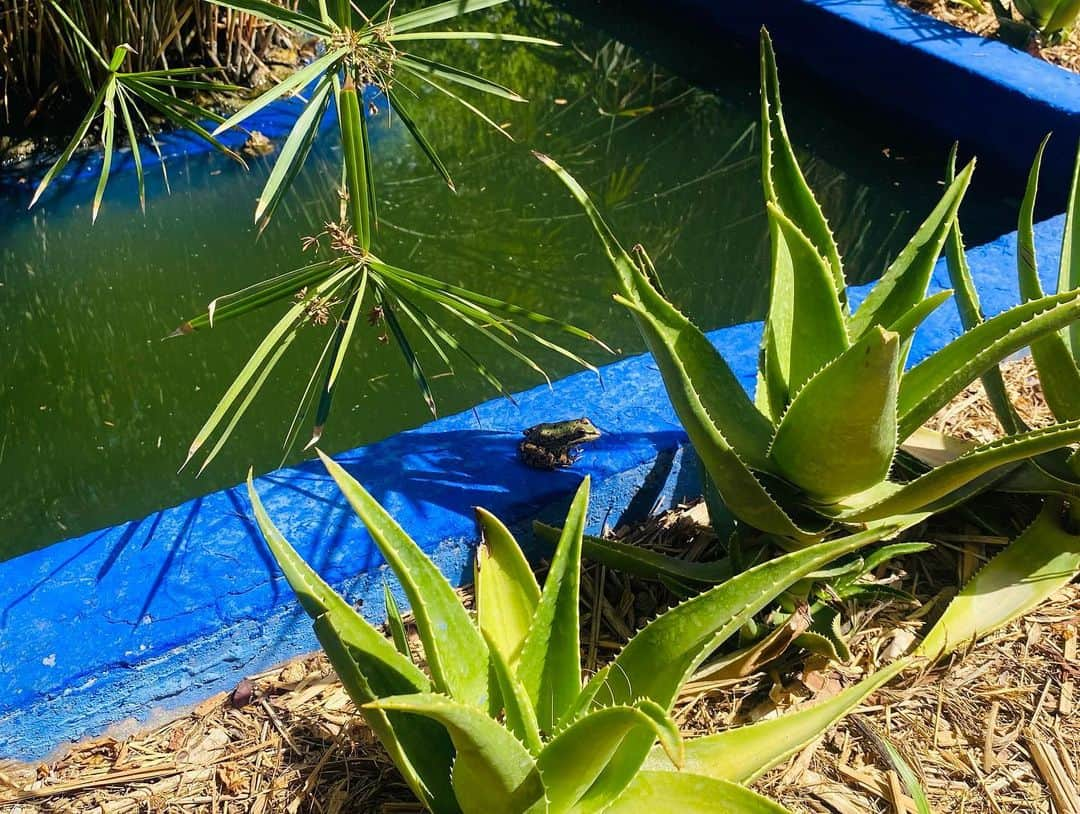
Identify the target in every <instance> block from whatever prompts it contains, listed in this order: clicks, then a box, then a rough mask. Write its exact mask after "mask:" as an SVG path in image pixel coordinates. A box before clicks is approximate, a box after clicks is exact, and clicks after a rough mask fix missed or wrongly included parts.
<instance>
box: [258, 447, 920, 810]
mask: <svg viewBox="0 0 1080 814" xmlns="http://www.w3.org/2000/svg"><path fill="white" fill-rule="evenodd" d="M320 454H321V453H320ZM322 457H323V463H324V464H325V466H326V468H327V470H328V471H329V473H330V475H331V476H332V477H333V478H334V480H335V481H336V482H337V484H338V486H339V487H340V488H341V490H342V492H343V493H344V495H345V497H346V499H347V500H348V501H349V503H350V504H351V506H352V507H353V509H354V510H355V511H356V513H357V515H358V516H359V517H360V519H361V521H362V522H363V523H364V525H365V526H366V528H367V530H368V532H369V534H370V535H371V537H372V539H373V540H374V542H375V544H376V545H377V546H378V547H379V549H380V551H381V552H382V554H383V556H384V557H385V559H386V561H387V562H388V564H389V565H390V567H391V568H392V569H393V571H394V573H395V574H396V575H397V577H398V579H399V580H400V582H401V585H402V587H403V589H404V592H405V595H406V596H407V597H408V600H409V602H410V604H411V607H412V613H413V616H414V619H415V627H416V632H417V635H418V638H419V640H420V645H421V647H422V651H423V657H424V663H426V666H427V672H426V673H425V672H424V671H423V670H422V669H421V668H420V666H419V663H420V662H419V661H418V658H417V654H416V653H414V652H413V649H412V648H411V647H410V646H409V642H408V640H407V638H406V637H405V635H404V631H405V625H404V622H403V620H402V619H401V617H400V615H399V613H398V611H397V605H396V603H395V602H392V601H391V602H388V603H387V611H388V614H389V616H390V620H389V621H390V625H389V626H390V629H391V632H392V633H393V634H394V635H393V639H392V640H391V639H387V638H385V637H384V636H383V635H382V634H381V633H379V631H377V630H376V629H375V628H373V627H372V626H371V625H370V624H369V623H368V622H367V621H365V620H364V618H363V617H362V616H360V615H359V614H358V613H357V612H356V611H355V610H354V609H353V607H352V606H351V605H350V604H349V603H348V602H347V601H346V600H344V599H342V598H341V597H340V596H338V595H337V594H336V593H334V591H333V590H331V589H330V588H329V587H328V586H327V585H326V584H325V583H324V582H323V581H322V580H321V579H320V578H319V576H318V575H317V574H316V573H315V572H314V571H313V570H312V569H311V568H310V567H308V566H307V565H306V564H305V563H304V562H303V560H302V559H301V558H300V557H299V556H298V555H297V553H296V552H295V550H294V549H293V548H292V547H291V546H290V545H289V543H288V542H287V541H286V540H285V539H284V537H283V536H282V535H281V533H280V532H279V531H278V530H277V528H276V527H275V526H274V524H273V522H272V521H271V519H270V518H269V517H268V516H267V514H266V511H265V509H264V508H263V506H262V504H261V502H260V500H259V497H258V495H257V494H256V492H255V488H254V486H253V484H252V482H251V480H250V478H249V481H248V491H249V494H250V496H251V501H252V505H253V507H254V511H255V518H256V520H257V522H258V525H259V528H260V529H261V531H262V533H263V536H264V538H265V539H266V542H267V544H268V545H269V547H270V550H271V552H272V553H273V555H274V557H275V559H276V560H277V562H278V564H279V565H280V567H281V568H282V570H283V571H284V573H285V575H286V577H287V579H288V581H289V583H290V585H291V586H292V588H293V590H294V591H295V592H296V594H297V597H298V598H299V600H300V603H301V605H302V606H303V607H304V609H305V610H306V611H307V613H308V614H309V615H310V616H311V617H312V618H313V619H314V627H315V633H316V635H317V636H318V638H319V641H320V643H321V644H322V645H323V647H324V649H325V650H326V653H327V655H328V657H329V658H330V661H331V663H332V664H333V666H334V668H335V670H336V671H337V673H338V675H339V677H340V678H341V680H342V682H343V683H344V685H345V687H346V689H347V690H348V692H349V695H350V696H351V698H352V699H353V701H354V702H355V703H356V705H357V707H358V708H359V710H360V712H361V714H362V715H363V716H364V719H365V720H366V721H367V723H368V724H369V726H370V727H371V728H372V730H373V731H374V732H375V734H376V735H377V736H378V737H379V739H380V740H381V741H382V743H383V745H384V746H385V747H386V749H387V751H388V752H389V754H390V756H391V757H392V758H393V760H394V762H395V764H396V765H397V767H398V769H399V770H400V771H401V773H402V776H403V777H404V778H405V780H406V782H407V783H408V784H409V786H410V788H411V789H412V790H413V791H414V793H415V794H416V796H417V798H418V799H419V800H420V801H421V802H422V803H423V805H425V806H426V807H427V808H428V809H429V810H431V811H434V812H459V811H461V812H467V813H468V812H481V811H483V812H500V813H503V812H505V814H516V813H517V812H540V811H550V812H598V811H607V812H628V813H629V812H646V811H650V812H654V811H672V812H674V811H688V810H692V811H697V812H710V811H716V812H726V813H727V814H739V813H740V812H746V814H750V812H782V811H784V809H783V808H781V807H780V806H778V805H776V804H775V803H771V802H769V801H768V800H766V799H764V798H762V797H760V796H759V795H757V794H755V793H753V792H752V791H750V790H748V789H746V788H745V787H744V786H743V784H744V783H747V782H749V781H750V780H752V779H754V778H755V777H756V776H758V775H760V774H761V773H762V772H764V771H765V770H767V769H768V768H770V767H771V766H774V765H776V764H777V763H779V762H780V761H782V760H784V759H785V758H786V757H787V756H789V755H790V754H791V753H792V752H793V751H794V750H796V749H797V748H800V745H802V744H805V743H807V742H809V740H811V739H812V738H813V737H816V736H817V735H818V734H820V732H821V731H822V730H823V729H825V728H826V727H828V726H829V725H831V724H832V723H833V722H835V721H836V720H837V719H838V718H839V717H841V716H842V715H844V714H845V713H846V712H848V711H850V709H852V708H853V707H854V706H855V705H856V704H858V703H859V701H861V699H862V698H865V697H866V695H868V694H869V693H870V692H872V691H873V690H874V689H875V688H877V687H878V686H880V685H881V684H882V683H883V682H884V681H886V680H887V679H888V678H890V677H891V676H892V675H895V674H896V672H898V671H899V670H900V669H901V668H902V667H903V663H897V664H895V665H892V666H890V667H888V668H886V669H885V670H883V671H881V672H879V673H876V674H874V675H872V676H870V677H869V678H867V679H865V680H864V681H863V682H862V683H860V684H858V685H856V686H855V687H852V688H850V689H849V690H847V691H846V692H845V693H842V694H841V695H840V696H837V697H836V698H834V699H831V700H830V701H828V702H826V703H824V704H821V705H818V706H816V707H812V708H810V709H809V710H804V711H802V712H800V713H798V714H797V715H793V716H791V718H790V720H789V719H786V718H780V719H777V720H773V721H769V722H767V723H766V724H758V725H755V726H751V727H744V728H742V729H735V730H730V731H728V732H725V733H721V734H720V735H718V736H716V737H715V738H712V739H700V740H692V741H689V742H684V741H683V738H682V736H681V735H680V733H679V729H678V726H677V725H676V723H675V722H674V721H673V720H672V717H671V709H672V706H673V705H674V703H675V701H676V699H677V697H678V694H679V690H680V688H681V686H682V684H683V683H684V682H685V681H686V680H687V679H688V678H689V677H690V676H691V675H692V674H693V673H694V671H695V670H696V668H697V667H698V666H699V665H700V664H701V663H702V661H703V660H704V659H706V658H707V657H708V656H709V655H710V654H712V653H713V652H714V651H716V650H717V648H719V647H721V646H722V645H723V644H724V643H725V642H726V641H727V640H728V639H729V638H730V637H731V636H732V635H733V634H734V633H735V632H736V631H738V630H739V628H740V627H742V626H743V625H744V624H745V622H746V621H747V620H748V619H750V618H751V617H752V616H753V615H754V614H755V613H757V612H758V611H759V610H761V608H763V607H764V606H765V605H767V604H768V603H769V602H771V601H772V600H773V599H774V598H775V597H776V596H777V595H778V594H779V593H780V592H781V591H783V590H785V589H786V588H787V587H789V586H790V585H792V584H794V583H796V582H797V581H798V580H800V579H802V578H804V577H805V576H806V575H807V574H810V573H812V572H813V571H814V570H816V569H819V568H821V567H823V566H824V565H826V564H828V563H829V562H831V561H832V560H834V559H836V558H837V557H840V556H843V555H845V554H848V553H851V552H854V551H857V550H859V549H860V548H862V547H864V546H866V545H869V544H871V543H872V542H874V540H875V539H876V535H874V534H872V533H862V534H856V535H851V536H848V537H845V538H843V539H841V540H837V541H830V542H824V543H819V544H817V545H814V546H810V547H807V548H805V549H802V550H800V551H797V552H792V553H790V554H787V555H785V556H783V557H780V558H777V559H775V560H772V561H770V562H767V563H763V564H761V565H759V566H757V567H755V568H751V569H748V570H746V571H744V572H743V573H741V574H739V575H738V576H736V577H733V578H732V579H730V580H728V581H727V582H725V583H723V584H721V585H718V586H716V587H714V588H711V589H710V590H708V591H706V592H704V593H702V594H700V595H698V596H695V597H694V598H692V599H690V600H688V601H686V602H684V603H682V604H680V605H677V606H676V607H674V608H672V609H670V610H668V611H666V612H664V613H662V614H660V615H659V616H658V617H656V618H655V619H653V620H652V621H651V622H649V623H648V624H647V625H646V626H645V627H644V628H642V630H641V631H639V632H638V634H637V635H636V636H634V637H633V638H632V639H631V640H630V642H629V643H628V644H627V645H626V646H625V647H624V648H623V649H622V651H621V652H620V653H619V654H618V655H617V656H616V657H615V659H614V660H613V661H612V662H610V663H609V664H607V665H605V666H604V667H603V668H602V669H601V670H600V671H599V672H597V673H596V674H595V675H593V676H592V677H591V678H589V680H588V681H586V682H584V684H583V682H582V670H581V663H580V658H581V656H580V638H579V616H578V614H579V611H578V607H579V587H580V559H581V549H582V531H583V528H584V524H585V516H586V509H587V503H588V496H589V482H588V479H586V480H585V481H584V482H583V483H582V485H581V487H580V488H579V489H578V491H577V494H576V496H575V497H574V500H573V502H572V504H571V507H570V510H569V514H568V517H567V520H566V524H565V527H564V529H563V532H562V535H561V538H560V540H559V544H558V547H557V549H556V553H555V555H554V558H553V560H552V563H551V567H550V570H549V572H548V575H547V578H546V580H545V582H544V586H543V588H542V589H541V587H540V586H539V585H538V584H537V582H536V578H535V577H534V576H533V573H532V571H531V569H530V568H529V565H528V563H527V561H526V560H525V557H524V555H523V554H522V552H521V549H520V548H519V546H518V544H517V542H516V541H515V539H514V537H513V536H512V535H511V533H510V532H509V530H508V529H507V528H506V527H505V526H504V525H503V524H502V523H500V522H499V521H498V520H497V519H496V518H495V517H493V516H492V515H491V514H489V513H487V512H485V511H483V510H482V509H478V510H477V518H478V522H479V525H480V528H481V530H482V532H483V542H482V543H481V546H480V548H479V550H478V552H477V557H476V565H475V599H476V614H475V619H474V618H473V616H471V615H470V614H469V612H468V611H467V610H466V609H465V608H464V606H463V605H462V604H461V601H460V599H459V598H458V596H457V595H456V594H455V592H454V590H453V589H452V588H451V586H450V584H449V583H448V582H447V581H446V579H445V578H444V577H443V576H442V575H441V574H440V573H439V571H438V569H437V568H436V566H435V565H434V564H433V563H432V562H431V561H430V560H429V559H428V558H427V557H426V556H425V555H424V553H423V552H422V551H421V550H420V548H419V547H418V546H417V545H416V543H415V542H414V541H413V540H411V539H410V538H409V536H408V535H407V534H406V533H405V532H404V531H403V530H402V529H401V528H400V527H399V526H398V525H397V524H396V523H395V522H394V520H393V518H391V517H390V516H389V515H388V514H387V512H386V511H385V510H384V509H383V508H382V507H381V506H379V504H378V503H377V502H376V501H375V500H374V498H372V497H371V495H370V494H368V493H367V492H366V491H365V490H364V489H363V487H362V486H361V485H360V484H359V483H357V482H356V481H355V480H354V479H353V478H352V477H351V476H350V475H349V474H348V473H347V472H346V471H345V470H344V469H342V468H341V467H340V466H339V465H338V464H336V463H335V462H334V461H332V460H331V459H329V458H327V457H326V456H322Z"/></svg>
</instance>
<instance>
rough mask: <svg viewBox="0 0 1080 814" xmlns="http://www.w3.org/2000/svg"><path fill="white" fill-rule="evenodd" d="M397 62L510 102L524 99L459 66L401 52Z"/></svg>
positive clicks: (419, 72) (413, 70)
mask: <svg viewBox="0 0 1080 814" xmlns="http://www.w3.org/2000/svg"><path fill="white" fill-rule="evenodd" d="M397 62H398V64H399V65H401V66H403V67H405V68H407V69H409V70H410V71H412V72H413V73H416V74H418V75H424V76H428V77H436V78H438V79H442V80H444V81H446V82H454V83H455V84H458V85H462V86H464V87H466V88H470V89H471V90H478V91H480V92H481V93H489V94H491V95H492V96H499V97H502V98H503V99H509V100H510V101H511V102H524V101H525V100H524V99H523V98H522V97H521V96H520V95H519V94H517V93H515V92H514V91H512V90H510V88H507V87H504V86H503V85H500V84H499V83H497V82H492V81H491V80H490V79H485V78H484V77H482V76H477V75H476V74H472V73H469V72H468V71H463V70H462V69H461V68H455V67H454V66H453V65H445V64H443V63H441V62H435V61H433V60H430V59H424V58H423V57H420V56H417V55H416V54H408V55H406V54H401V55H399V56H398V58H397Z"/></svg>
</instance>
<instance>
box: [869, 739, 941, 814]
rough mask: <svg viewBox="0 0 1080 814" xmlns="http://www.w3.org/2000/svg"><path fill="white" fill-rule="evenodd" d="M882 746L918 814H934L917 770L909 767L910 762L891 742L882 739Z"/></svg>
mask: <svg viewBox="0 0 1080 814" xmlns="http://www.w3.org/2000/svg"><path fill="white" fill-rule="evenodd" d="M880 744H881V747H882V749H883V750H884V752H885V756H886V757H887V758H888V760H889V764H890V765H891V766H892V767H893V770H894V771H895V772H896V774H897V776H899V778H900V782H902V783H903V784H904V789H905V790H906V791H907V793H908V795H909V796H910V797H911V799H912V800H913V801H914V803H915V811H916V813H917V814H934V812H933V809H931V808H930V801H929V800H927V799H926V791H925V789H923V787H922V783H920V782H919V776H918V775H917V774H915V770H914V769H912V768H911V766H909V765H908V762H907V761H906V760H904V756H903V755H901V754H900V752H899V750H897V748H896V747H895V746H893V745H892V744H891V743H889V741H887V740H885V739H884V738H881V739H880Z"/></svg>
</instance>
